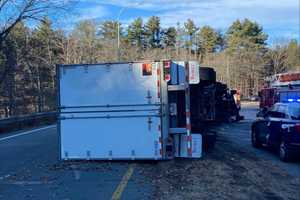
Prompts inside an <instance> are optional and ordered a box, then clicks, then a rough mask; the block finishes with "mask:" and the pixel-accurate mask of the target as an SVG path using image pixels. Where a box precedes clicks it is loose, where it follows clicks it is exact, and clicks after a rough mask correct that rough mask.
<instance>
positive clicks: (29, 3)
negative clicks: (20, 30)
mask: <svg viewBox="0 0 300 200" xmlns="http://www.w3.org/2000/svg"><path fill="white" fill-rule="evenodd" d="M68 4H69V1H68V0H18V1H17V0H0V48H1V47H2V45H3V42H4V40H5V39H6V38H7V36H8V35H9V33H10V32H11V31H12V30H13V28H14V27H15V26H16V25H17V24H18V23H20V22H27V21H43V19H44V16H46V15H49V14H50V13H51V12H55V15H57V13H59V12H58V11H59V10H60V11H63V10H66V9H67V7H68V6H67V5H68ZM9 70H10V68H9V67H7V66H6V67H5V69H4V71H3V72H2V73H1V76H0V84H2V82H3V81H4V79H5V77H6V76H7V74H8V72H9Z"/></svg>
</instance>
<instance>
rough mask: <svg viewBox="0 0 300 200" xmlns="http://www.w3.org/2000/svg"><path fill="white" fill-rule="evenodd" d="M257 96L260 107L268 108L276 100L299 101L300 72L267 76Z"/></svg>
mask: <svg viewBox="0 0 300 200" xmlns="http://www.w3.org/2000/svg"><path fill="white" fill-rule="evenodd" d="M259 96H260V108H270V107H272V106H273V105H274V104H275V103H277V102H300V72H290V73H282V74H276V75H273V76H270V77H267V78H266V79H265V85H264V88H263V89H262V90H261V91H260V92H259Z"/></svg>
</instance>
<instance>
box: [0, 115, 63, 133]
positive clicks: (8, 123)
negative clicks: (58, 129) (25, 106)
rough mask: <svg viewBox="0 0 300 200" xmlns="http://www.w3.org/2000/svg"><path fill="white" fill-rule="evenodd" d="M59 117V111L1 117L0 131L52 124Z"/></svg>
mask: <svg viewBox="0 0 300 200" xmlns="http://www.w3.org/2000/svg"><path fill="white" fill-rule="evenodd" d="M56 119H57V112H43V113H35V114H30V115H23V116H18V117H9V118H4V119H0V132H3V131H7V130H8V131H9V130H15V129H21V128H23V127H28V126H36V125H41V124H51V123H53V122H55V121H56Z"/></svg>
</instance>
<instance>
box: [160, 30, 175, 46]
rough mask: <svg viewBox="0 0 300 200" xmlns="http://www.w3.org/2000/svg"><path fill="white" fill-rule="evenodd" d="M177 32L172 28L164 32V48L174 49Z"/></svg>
mask: <svg viewBox="0 0 300 200" xmlns="http://www.w3.org/2000/svg"><path fill="white" fill-rule="evenodd" d="M176 37H177V31H176V29H175V28H174V27H169V28H167V29H166V30H165V31H164V36H163V43H164V46H165V47H175V45H176Z"/></svg>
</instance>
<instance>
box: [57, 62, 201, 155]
mask: <svg viewBox="0 0 300 200" xmlns="http://www.w3.org/2000/svg"><path fill="white" fill-rule="evenodd" d="M180 63H181V64H180ZM174 65H176V70H175V71H176V72H175V73H176V74H174V69H172V70H171V66H174ZM188 66H191V67H190V68H188ZM191 68H193V69H191ZM197 68H199V66H198V65H197V64H195V62H190V63H189V62H178V63H177V64H176V63H175V62H171V61H164V62H153V61H150V62H147V61H145V62H128V63H104V64H79V65H58V66H57V75H58V76H57V77H58V88H59V92H58V106H59V120H58V121H59V123H58V132H59V138H60V157H61V159H63V160H67V159H71V160H73V159H80V160H81V159H86V160H89V159H91V160H135V159H141V160H161V159H168V158H171V157H172V156H174V155H175V156H176V155H177V156H178V157H201V150H202V147H201V142H202V141H201V135H200V134H197V135H192V134H191V130H190V128H189V127H190V125H189V121H188V120H190V119H188V117H189V116H188V115H190V114H189V113H190V111H189V108H188V107H187V108H186V111H187V114H186V115H187V125H186V126H184V127H175V128H174V127H173V128H171V127H170V126H169V123H170V119H169V116H170V113H169V109H170V103H169V101H168V91H169V90H170V88H171V90H175V91H176V90H182V91H183V93H185V94H186V95H185V96H186V98H187V95H188V90H187V88H188V87H186V86H188V82H186V80H188V78H187V77H186V76H189V77H190V81H191V82H192V83H197V82H199V75H197V74H196V73H198V72H197ZM187 70H188V71H187ZM193 70H196V72H193ZM179 71H181V72H180V73H179ZM172 73H173V75H172ZM191 73H195V74H196V75H195V74H191ZM187 74H189V75H187ZM170 76H172V77H174V78H173V80H177V82H178V83H176V85H173V86H172V87H170V86H168V82H169V81H170ZM178 80H180V81H178ZM187 100H188V99H187ZM186 105H187V106H188V102H186ZM171 134H181V136H180V138H181V137H182V136H183V135H184V136H185V139H184V140H180V141H179V142H178V141H177V142H174V141H175V140H176V139H174V141H170V140H171V137H170V135H171ZM192 138H195V140H194V143H197V144H193V143H192ZM171 143H172V144H171ZM176 143H177V146H178V147H179V146H181V148H173V147H172V146H174V144H176ZM179 143H180V144H179ZM192 145H194V146H195V148H194V149H192ZM183 148H184V149H183ZM181 152H182V153H181Z"/></svg>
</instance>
